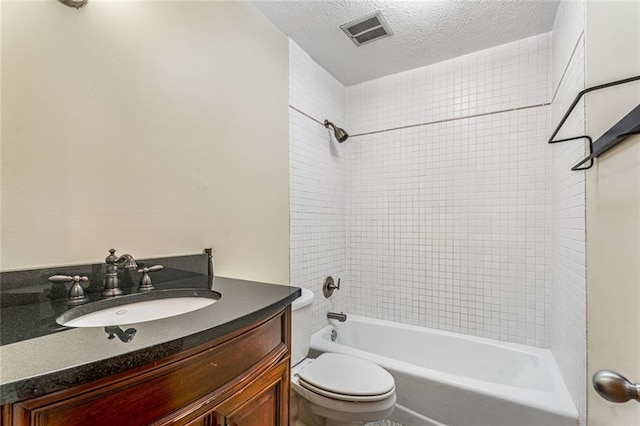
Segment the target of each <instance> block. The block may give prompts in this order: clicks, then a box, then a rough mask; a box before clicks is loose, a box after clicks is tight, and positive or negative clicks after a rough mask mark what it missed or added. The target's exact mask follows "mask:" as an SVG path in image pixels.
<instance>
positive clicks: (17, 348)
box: [0, 255, 300, 404]
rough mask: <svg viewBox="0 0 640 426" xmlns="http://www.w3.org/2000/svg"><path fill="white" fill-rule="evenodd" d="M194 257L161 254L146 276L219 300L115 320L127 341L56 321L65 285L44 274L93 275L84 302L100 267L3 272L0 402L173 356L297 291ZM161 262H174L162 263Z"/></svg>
mask: <svg viewBox="0 0 640 426" xmlns="http://www.w3.org/2000/svg"><path fill="white" fill-rule="evenodd" d="M187 258H188V259H187ZM194 258H196V257H191V256H189V257H184V259H182V260H185V259H186V260H187V261H193V259H194ZM172 259H173V258H172ZM196 261H197V262H196V263H197V264H198V266H197V267H196V268H193V267H185V266H184V263H183V262H178V263H177V264H176V263H172V261H171V260H169V261H168V260H167V259H152V260H148V261H147V265H151V264H154V263H162V264H164V265H165V270H163V271H161V272H158V273H156V274H155V275H153V278H154V280H155V281H154V286H155V287H156V289H158V290H166V289H175V288H190V289H191V288H195V289H212V290H215V291H217V292H219V293H221V294H222V297H221V298H220V300H218V301H217V302H216V303H214V304H212V305H210V306H207V307H205V308H202V309H199V310H196V311H193V312H189V313H186V314H182V315H178V316H174V317H170V318H164V319H159V320H155V321H148V322H142V323H136V324H122V325H121V327H122V329H126V328H129V327H133V328H135V329H136V334H135V336H134V338H133V340H132V341H130V342H128V343H124V342H122V341H120V339H117V338H116V339H112V340H109V339H108V338H107V337H108V334H107V333H106V332H105V329H104V327H87V328H68V327H61V326H58V325H57V324H56V322H55V319H56V318H57V317H58V316H59V315H60V314H61V313H63V312H64V311H66V310H67V309H69V307H68V306H67V305H66V302H65V300H66V299H65V298H66V294H67V290H68V288H69V286H70V285H69V284H67V285H66V287H64V286H63V287H61V288H55V286H54V285H52V284H51V283H49V282H47V281H46V277H47V276H49V275H53V274H56V273H66V274H80V273H84V274H86V275H89V274H93V275H92V276H90V278H91V281H90V284H89V289H90V290H89V291H88V293H89V297H90V302H88V303H91V302H93V301H96V300H100V296H99V290H100V285H98V286H95V283H96V282H98V283H101V282H102V281H101V273H102V272H101V270H102V268H101V265H85V266H78V267H63V268H47V269H42V270H38V271H29V272H24V271H23V272H19V273H17V272H9V273H3V274H2V288H1V290H0V302H1V304H0V327H1V329H0V344H1V345H0V403H3V404H4V403H10V402H15V401H19V400H22V399H26V398H31V397H35V396H39V395H44V394H46V393H49V392H53V391H56V390H60V389H63V388H66V387H69V386H73V385H77V384H81V383H85V382H89V381H91V380H95V379H98V378H101V377H106V376H109V375H112V374H116V373H120V372H123V371H126V370H128V369H130V368H134V367H138V366H140V365H144V364H146V363H149V362H153V361H156V360H159V359H161V358H164V357H167V356H170V355H174V354H177V353H180V352H182V351H184V350H187V349H189V348H192V347H195V346H198V345H200V344H202V343H205V342H207V341H210V340H212V339H215V338H217V337H220V336H222V335H225V334H227V333H230V332H232V331H235V330H237V329H239V328H241V327H243V326H245V325H248V324H251V323H252V322H255V321H257V320H259V319H260V318H264V317H266V316H268V315H270V314H273V313H276V312H277V311H279V310H280V309H282V308H284V307H285V306H287V305H288V304H290V303H291V302H292V301H293V300H295V299H296V298H297V297H298V296H299V295H300V289H299V288H297V287H288V286H281V285H273V284H264V283H258V282H252V281H246V280H239V279H232V278H223V277H209V276H208V275H206V270H207V269H206V263H202V262H201V261H205V262H206V257H204V256H203V255H197V258H196ZM168 263H169V264H171V265H173V267H167V266H166V265H167V264H168ZM187 263H188V262H187ZM139 264H141V265H142V264H143V263H140V262H139ZM176 265H178V266H176ZM202 271H204V273H201V272H202ZM133 274H136V273H135V272H134V273H133ZM43 277H44V279H43ZM135 278H136V277H133V278H132V279H131V280H130V281H127V280H124V284H125V285H124V287H125V292H126V293H135V292H136V291H137V288H136V287H137V286H136V285H135V284H133V285H132V284H130V282H135ZM92 286H93V287H92ZM153 291H155V290H153Z"/></svg>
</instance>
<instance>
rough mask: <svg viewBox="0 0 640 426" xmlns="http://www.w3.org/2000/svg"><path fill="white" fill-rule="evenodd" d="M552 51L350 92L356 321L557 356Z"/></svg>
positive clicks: (466, 64) (513, 52) (438, 68)
mask: <svg viewBox="0 0 640 426" xmlns="http://www.w3.org/2000/svg"><path fill="white" fill-rule="evenodd" d="M549 40H550V35H548V34H545V35H541V36H537V37H533V38H529V39H526V40H522V41H519V42H515V43H510V44H508V45H504V46H500V47H496V48H493V49H489V50H486V51H482V52H478V53H474V54H471V55H467V56H464V57H460V58H456V59H453V60H450V61H446V62H442V63H438V64H435V65H432V66H428V67H424V68H419V69H417V70H412V71H407V72H404V73H400V74H395V75H392V76H389V77H384V78H381V79H378V80H374V81H371V82H365V83H362V84H358V85H355V86H351V87H348V88H347V124H348V127H347V129H348V130H349V131H351V132H352V133H353V134H355V135H358V134H360V136H354V137H353V138H352V139H351V140H350V141H348V142H347V143H348V147H345V148H346V151H347V153H348V158H347V170H348V171H347V173H348V185H347V187H348V189H349V197H348V211H349V222H348V238H347V257H348V259H349V267H348V273H349V280H348V285H349V286H350V287H351V300H350V309H349V310H350V312H353V313H356V314H361V315H366V316H372V317H377V318H383V319H389V320H393V321H400V322H404V323H410V324H416V325H421V326H427V327H434V328H438V329H444V330H449V331H454V332H462V333H467V334H472V335H477V336H482V337H489V338H494V339H500V340H506V341H510V342H516V343H524V344H529V345H535V346H548V345H549V343H550V325H551V324H550V315H549V313H550V306H549V291H550V288H549V285H550V280H551V269H550V265H551V237H550V232H549V231H550V223H549V211H550V210H549V179H548V176H549V166H548V158H547V156H548V147H547V146H546V145H545V143H544V139H545V137H546V136H547V132H548V128H549V106H548V105H547V103H548V100H549V85H548V82H549V80H550V79H549V61H548V58H549ZM383 130H386V131H383Z"/></svg>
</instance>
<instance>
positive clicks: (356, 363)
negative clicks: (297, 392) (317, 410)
mask: <svg viewBox="0 0 640 426" xmlns="http://www.w3.org/2000/svg"><path fill="white" fill-rule="evenodd" d="M297 375H298V379H299V380H298V382H299V384H300V386H302V387H304V388H306V389H308V390H309V391H311V392H314V393H316V394H318V395H322V396H325V397H328V398H332V399H337V400H341V401H353V402H375V401H382V400H384V399H387V398H389V397H390V396H391V395H393V394H394V393H395V383H394V380H393V376H391V374H389V372H387V371H386V370H384V369H383V368H382V367H380V366H378V365H376V364H374V363H372V362H370V361H367V360H364V359H360V358H356V357H353V356H349V355H343V354H335V353H324V354H322V355H320V356H319V357H318V358H316V359H315V360H314V361H313V362H311V363H309V364H307V365H306V366H304V367H303V368H302V369H300V371H298V373H297Z"/></svg>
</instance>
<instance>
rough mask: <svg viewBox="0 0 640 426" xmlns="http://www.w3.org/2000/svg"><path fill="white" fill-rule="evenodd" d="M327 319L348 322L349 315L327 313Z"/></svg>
mask: <svg viewBox="0 0 640 426" xmlns="http://www.w3.org/2000/svg"><path fill="white" fill-rule="evenodd" d="M327 318H329V319H336V320H338V321H340V322H345V321H346V320H347V314H345V313H343V312H340V313H337V312H327Z"/></svg>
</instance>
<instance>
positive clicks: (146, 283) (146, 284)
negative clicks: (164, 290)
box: [138, 265, 164, 291]
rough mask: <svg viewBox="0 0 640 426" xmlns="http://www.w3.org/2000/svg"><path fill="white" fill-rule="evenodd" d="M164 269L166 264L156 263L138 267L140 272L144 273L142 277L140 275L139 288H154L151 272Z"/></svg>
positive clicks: (142, 289)
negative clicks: (147, 266) (146, 266)
mask: <svg viewBox="0 0 640 426" xmlns="http://www.w3.org/2000/svg"><path fill="white" fill-rule="evenodd" d="M163 269H164V266H162V265H154V266H151V267H149V268H142V269H138V272H139V273H141V274H142V277H140V285H139V286H138V290H140V291H149V290H153V285H151V276H149V273H150V272H157V271H162V270H163Z"/></svg>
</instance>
